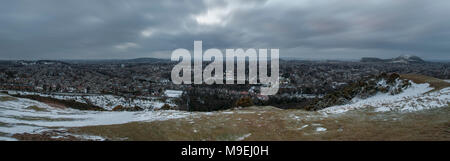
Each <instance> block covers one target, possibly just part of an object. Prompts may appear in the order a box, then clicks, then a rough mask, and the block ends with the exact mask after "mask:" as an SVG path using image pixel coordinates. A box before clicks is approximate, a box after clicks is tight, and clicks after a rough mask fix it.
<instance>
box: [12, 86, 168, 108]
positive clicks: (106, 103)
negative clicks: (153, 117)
mask: <svg viewBox="0 0 450 161" xmlns="http://www.w3.org/2000/svg"><path fill="white" fill-rule="evenodd" d="M8 93H10V94H21V95H39V96H41V97H51V98H55V99H60V100H74V101H77V102H80V103H91V104H93V105H95V106H99V107H102V108H104V109H106V110H112V109H113V108H114V107H116V106H118V105H121V106H124V107H134V106H139V107H141V108H144V109H159V108H161V107H162V106H163V105H164V104H165V103H164V102H161V101H158V100H156V99H151V98H146V99H144V98H135V99H126V98H125V97H121V96H116V95H103V94H95V95H94V94H85V95H82V94H78V95H77V94H43V93H37V92H24V91H8ZM169 105H170V104H169Z"/></svg>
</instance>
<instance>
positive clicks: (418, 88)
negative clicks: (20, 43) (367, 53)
mask: <svg viewBox="0 0 450 161" xmlns="http://www.w3.org/2000/svg"><path fill="white" fill-rule="evenodd" d="M431 90H433V88H432V87H430V85H429V84H427V83H424V84H415V83H412V85H411V87H409V88H407V89H405V90H404V91H403V92H402V93H400V94H397V95H390V94H388V93H379V94H377V95H375V96H372V97H369V98H367V99H358V98H354V99H353V100H352V103H350V104H346V105H340V106H333V107H329V108H325V109H323V110H320V111H319V112H320V113H322V114H325V115H326V114H336V113H343V112H347V111H349V110H355V109H361V108H368V107H373V108H374V111H375V112H386V111H398V112H412V111H418V110H425V109H431V108H439V107H447V106H448V105H449V104H450V88H444V89H441V90H439V91H433V92H429V91H431Z"/></svg>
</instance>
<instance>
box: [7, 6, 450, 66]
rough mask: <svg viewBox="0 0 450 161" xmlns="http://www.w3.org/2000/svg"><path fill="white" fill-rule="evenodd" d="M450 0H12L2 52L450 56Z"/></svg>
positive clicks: (27, 55) (41, 55)
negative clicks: (198, 45)
mask: <svg viewBox="0 0 450 161" xmlns="http://www.w3.org/2000/svg"><path fill="white" fill-rule="evenodd" d="M449 9H450V1H448V0H434V1H424V0H364V1H361V0H323V1H322V0H321V1H317V0H298V1H287V0H267V1H265V0H264V1H259V0H252V1H249V0H245V1H244V0H243V1H225V0H222V1H211V0H205V1H183V0H164V1H163V0H161V1H149V0H67V1H61V0H39V1H36V0H6V1H2V5H0V59H99V58H100V59H102V58H135V57H164V58H167V57H169V56H170V53H171V51H172V50H174V49H176V48H188V49H192V47H193V41H194V40H202V41H203V46H204V48H220V49H225V48H280V54H281V56H282V57H297V58H304V59H349V58H354V59H358V58H360V57H365V56H374V57H383V58H386V57H393V56H397V55H401V54H412V55H418V56H421V57H424V58H428V59H450V54H449V51H450V21H448V10H449Z"/></svg>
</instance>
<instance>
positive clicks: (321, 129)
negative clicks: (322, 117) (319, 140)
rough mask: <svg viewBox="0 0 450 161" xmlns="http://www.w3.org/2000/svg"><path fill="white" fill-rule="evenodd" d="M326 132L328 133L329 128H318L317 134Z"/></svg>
mask: <svg viewBox="0 0 450 161" xmlns="http://www.w3.org/2000/svg"><path fill="white" fill-rule="evenodd" d="M324 131H327V128H324V127H317V128H316V132H324Z"/></svg>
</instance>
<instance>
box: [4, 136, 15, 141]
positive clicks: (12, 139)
mask: <svg viewBox="0 0 450 161" xmlns="http://www.w3.org/2000/svg"><path fill="white" fill-rule="evenodd" d="M0 141H17V139H15V138H10V137H3V136H0Z"/></svg>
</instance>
